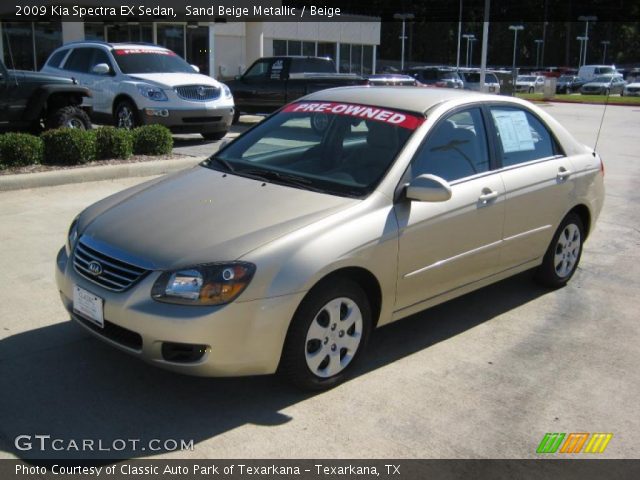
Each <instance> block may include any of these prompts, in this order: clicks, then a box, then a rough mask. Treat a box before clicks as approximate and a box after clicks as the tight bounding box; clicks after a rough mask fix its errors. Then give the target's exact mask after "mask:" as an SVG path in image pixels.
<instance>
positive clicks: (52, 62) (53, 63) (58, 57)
mask: <svg viewBox="0 0 640 480" xmlns="http://www.w3.org/2000/svg"><path fill="white" fill-rule="evenodd" d="M67 53H69V50H67V49H65V50H60V51H58V52H56V53H54V54H53V55H51V58H49V61H48V62H47V66H48V67H53V68H60V64H61V63H62V60H64V57H66V56H67Z"/></svg>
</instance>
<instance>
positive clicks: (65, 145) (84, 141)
mask: <svg viewBox="0 0 640 480" xmlns="http://www.w3.org/2000/svg"><path fill="white" fill-rule="evenodd" d="M41 138H42V141H43V142H44V158H43V161H42V162H43V163H46V164H48V165H79V164H82V163H87V162H90V161H92V160H95V158H96V136H95V135H94V133H93V132H92V131H91V130H80V129H77V128H59V129H56V130H47V131H46V132H44V133H43V134H42V135H41Z"/></svg>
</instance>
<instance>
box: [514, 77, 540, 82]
mask: <svg viewBox="0 0 640 480" xmlns="http://www.w3.org/2000/svg"><path fill="white" fill-rule="evenodd" d="M517 81H518V82H535V81H536V77H518V79H517Z"/></svg>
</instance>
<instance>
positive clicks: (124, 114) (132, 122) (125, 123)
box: [113, 100, 140, 130]
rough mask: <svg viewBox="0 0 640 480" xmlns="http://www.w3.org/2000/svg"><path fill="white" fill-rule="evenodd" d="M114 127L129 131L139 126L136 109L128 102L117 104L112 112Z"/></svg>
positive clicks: (123, 101)
mask: <svg viewBox="0 0 640 480" xmlns="http://www.w3.org/2000/svg"><path fill="white" fill-rule="evenodd" d="M113 116H114V121H115V124H116V127H118V128H125V129H127V130H131V129H134V128H136V127H137V126H139V125H140V120H139V119H138V113H137V110H136V107H135V105H134V104H133V103H131V102H130V101H129V100H122V101H120V102H118V104H117V105H116V108H115V110H114V112H113Z"/></svg>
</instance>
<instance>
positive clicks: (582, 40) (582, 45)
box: [576, 37, 587, 68]
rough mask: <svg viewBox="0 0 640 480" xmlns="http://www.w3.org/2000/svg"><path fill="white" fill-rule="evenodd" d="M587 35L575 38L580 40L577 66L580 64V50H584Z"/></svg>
mask: <svg viewBox="0 0 640 480" xmlns="http://www.w3.org/2000/svg"><path fill="white" fill-rule="evenodd" d="M586 39H587V37H576V40H579V41H580V56H579V57H578V68H580V67H581V66H582V52H583V50H584V42H585V40H586Z"/></svg>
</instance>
